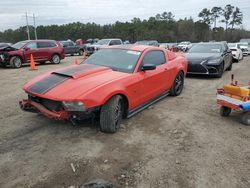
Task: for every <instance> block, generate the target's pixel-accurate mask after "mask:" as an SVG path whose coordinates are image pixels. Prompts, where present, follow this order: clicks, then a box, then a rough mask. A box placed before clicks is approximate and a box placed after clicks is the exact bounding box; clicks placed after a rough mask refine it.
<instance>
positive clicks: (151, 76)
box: [138, 50, 167, 103]
mask: <svg viewBox="0 0 250 188" xmlns="http://www.w3.org/2000/svg"><path fill="white" fill-rule="evenodd" d="M165 63H166V58H165V53H164V52H163V51H161V50H153V51H149V52H147V53H146V54H145V55H144V57H143V59H142V62H141V64H140V66H139V69H138V74H139V77H140V80H141V92H140V94H141V96H140V97H141V102H142V103H144V102H146V101H149V100H150V99H152V98H154V97H156V96H158V95H160V94H161V93H162V92H164V90H165V89H166V83H165V82H166V79H165V77H166V71H167V69H166V66H165ZM145 64H154V65H156V69H155V70H149V71H142V70H141V69H142V66H143V65H145Z"/></svg>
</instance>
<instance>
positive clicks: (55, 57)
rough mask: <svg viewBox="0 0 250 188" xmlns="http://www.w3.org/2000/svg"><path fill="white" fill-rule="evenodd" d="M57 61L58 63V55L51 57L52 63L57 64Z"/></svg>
mask: <svg viewBox="0 0 250 188" xmlns="http://www.w3.org/2000/svg"><path fill="white" fill-rule="evenodd" d="M59 61H60V58H59V56H58V55H54V56H53V63H55V64H58V63H59Z"/></svg>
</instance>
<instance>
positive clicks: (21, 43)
mask: <svg viewBox="0 0 250 188" xmlns="http://www.w3.org/2000/svg"><path fill="white" fill-rule="evenodd" d="M25 44H27V42H24V41H21V42H18V43H16V44H13V45H12V46H11V47H13V48H16V49H20V48H22V47H23V46H24V45H25Z"/></svg>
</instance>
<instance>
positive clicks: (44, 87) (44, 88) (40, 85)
mask: <svg viewBox="0 0 250 188" xmlns="http://www.w3.org/2000/svg"><path fill="white" fill-rule="evenodd" d="M68 79H70V77H65V76H62V75H57V74H51V75H49V76H48V77H46V78H44V79H42V80H41V81H38V82H36V83H35V84H33V85H31V86H30V87H29V91H31V92H32V93H39V94H44V93H46V92H48V91H49V90H50V89H52V88H54V87H55V86H57V85H59V84H61V83H62V82H64V81H66V80H68Z"/></svg>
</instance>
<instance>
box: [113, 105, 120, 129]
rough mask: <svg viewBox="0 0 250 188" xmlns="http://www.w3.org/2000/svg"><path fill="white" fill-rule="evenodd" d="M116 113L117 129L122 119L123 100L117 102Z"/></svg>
mask: <svg viewBox="0 0 250 188" xmlns="http://www.w3.org/2000/svg"><path fill="white" fill-rule="evenodd" d="M114 115H115V128H116V129H117V128H118V126H119V123H120V120H121V115H122V105H121V101H119V102H118V103H117V105H116V106H115V108H114Z"/></svg>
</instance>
